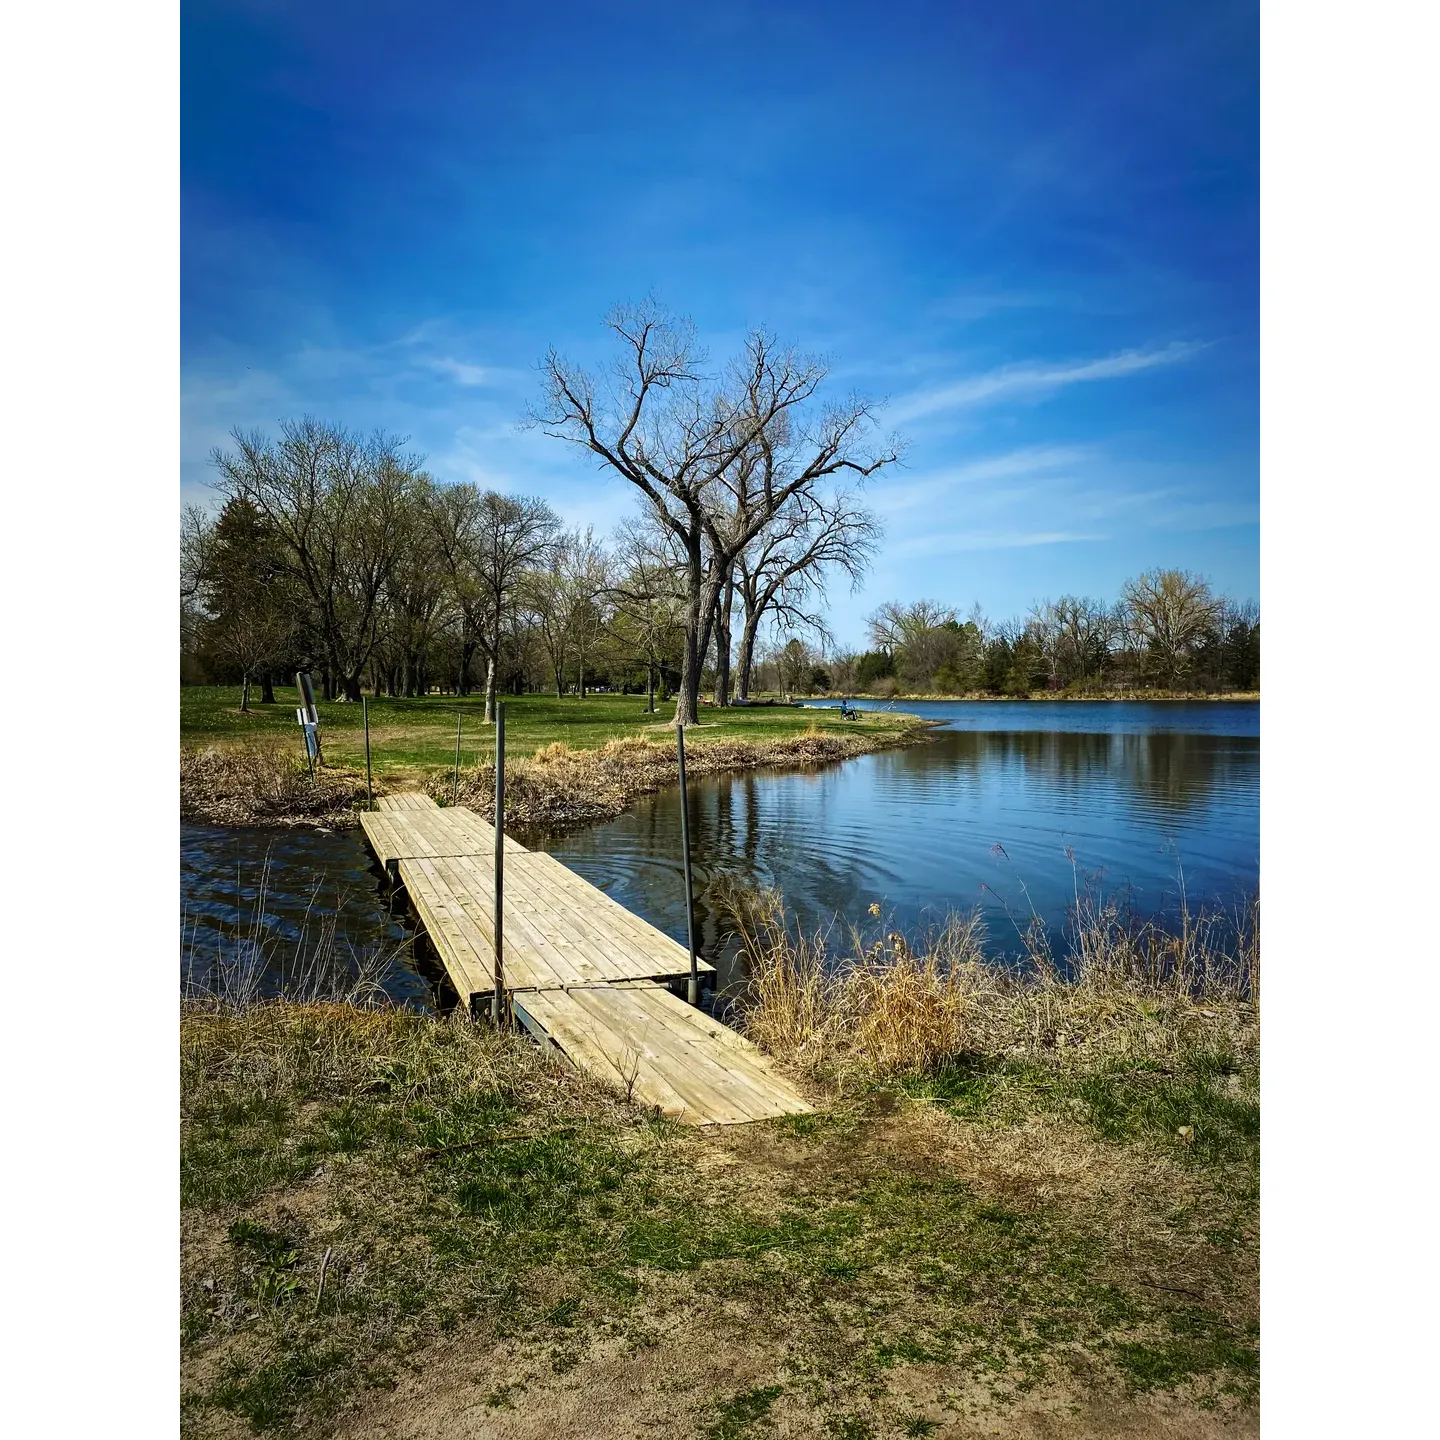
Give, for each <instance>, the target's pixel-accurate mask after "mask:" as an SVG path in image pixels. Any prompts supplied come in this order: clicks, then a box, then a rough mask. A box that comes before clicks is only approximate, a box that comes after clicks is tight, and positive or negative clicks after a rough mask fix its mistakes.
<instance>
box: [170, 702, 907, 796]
mask: <svg viewBox="0 0 1440 1440" xmlns="http://www.w3.org/2000/svg"><path fill="white" fill-rule="evenodd" d="M256 694H258V691H252V694H251V709H250V712H249V713H248V714H244V713H242V712H241V710H240V689H239V687H238V686H229V687H221V686H199V685H182V686H181V687H180V743H181V746H182V747H185V748H192V749H193V748H201V747H205V746H214V745H224V744H227V743H234V742H236V741H247V740H250V741H254V740H259V741H262V742H263V741H268V740H276V741H279V742H281V743H283V744H288V745H289V746H290V747H293V749H294V751H295V753H296V754H297V755H300V756H302V758H303V754H304V751H303V749H302V742H301V738H300V729H299V726H298V725H296V723H295V707H296V706H297V705H298V704H299V703H300V702H299V700H298V699H297V697H296V692H295V690H294V689H293V688H287V687H285V686H277V687H276V690H275V701H276V703H275V704H274V705H266V706H261V705H257V704H255V703H254V698H255V695H256ZM368 703H369V707H370V742H371V752H372V762H373V764H374V766H375V767H376V772H377V774H380V775H383V776H385V777H387V778H394V777H399V778H408V777H412V776H414V775H417V774H420V773H423V772H424V771H426V770H428V769H431V768H434V767H437V766H448V765H451V764H453V763H454V760H455V722H456V718H457V716H459V717H461V720H462V726H461V747H460V761H461V764H462V765H473V764H475V763H476V762H477V761H479V760H483V759H488V758H489V757H490V756H491V755H492V754H493V751H494V745H495V738H494V729H493V727H491V726H489V725H486V724H485V721H484V711H485V705H484V700H483V698H482V697H481V696H476V695H471V696H468V697H466V698H465V699H459V698H457V697H456V696H454V695H427V696H424V697H422V698H419V699H413V700H405V699H387V698H385V697H383V696H381V697H374V696H372V697H370V698H369V702H368ZM674 708H675V707H674V702H673V701H671V702H669V703H667V704H665V705H659V704H658V702H657V713H656V714H654V715H647V714H646V712H645V697H644V696H643V695H589V696H586V698H585V699H584V700H581V699H579V698H577V697H575V696H566V697H565V698H563V699H559V700H557V699H556V698H555V696H553V695H520V696H510V697H507V698H506V701H505V745H506V753H507V755H515V756H523V755H533V754H534V753H535V752H536V751H537V750H540V749H543V748H544V747H545V746H547V745H554V744H556V743H560V744H564V745H568V746H569V747H570V748H571V749H572V750H592V749H595V748H596V747H597V746H600V745H603V744H605V742H606V741H607V740H619V739H629V738H632V737H634V736H636V735H642V736H648V737H650V738H655V737H657V736H660V735H663V734H667V733H668V734H669V735H670V736H671V737H672V738H673V736H674V731H673V729H670V728H669V724H668V722H669V721H670V719H671V717H672V715H673V714H674ZM319 711H320V733H321V738H322V740H323V742H324V745H325V758H326V760H327V762H330V763H333V764H335V765H337V766H342V767H358V768H359V769H360V770H361V771H362V772H363V770H364V765H365V746H364V739H363V735H362V731H361V721H360V706H359V705H354V704H343V703H340V702H338V701H337V702H333V703H329V704H326V703H324V702H322V703H321V704H320V706H319ZM862 723H863V724H864V725H865V726H866V727H876V729H877V730H879V731H884V732H887V733H897V732H899V731H901V730H903V729H905V727H906V726H907V724H909V723H912V722H911V720H910V718H909V717H906V716H903V715H895V714H885V715H874V716H870V717H868V718H867V719H866V720H864V721H863V722H857V721H846V720H841V719H840V718H839V716H838V715H832V714H829V713H828V712H824V711H819V712H817V711H812V710H805V709H795V708H793V707H792V706H789V705H774V706H765V705H756V706H746V707H739V708H735V707H729V708H726V709H724V710H715V709H708V708H707V709H703V710H702V712H701V717H700V724H699V725H698V726H697V727H696V728H695V729H694V731H693V734H694V737H695V741H696V743H697V744H698V743H699V742H700V740H701V739H702V737H703V738H706V739H709V738H712V737H713V738H716V739H723V740H778V739H783V738H785V737H786V736H791V735H799V734H803V733H804V732H805V731H806V730H807V729H809V728H811V727H812V726H813V725H819V726H820V727H821V728H822V729H826V730H828V729H832V728H833V729H834V730H836V731H837V732H843V731H844V730H845V729H846V728H847V727H848V728H849V729H851V730H854V729H856V728H857V727H858V726H859V725H860V724H862Z"/></svg>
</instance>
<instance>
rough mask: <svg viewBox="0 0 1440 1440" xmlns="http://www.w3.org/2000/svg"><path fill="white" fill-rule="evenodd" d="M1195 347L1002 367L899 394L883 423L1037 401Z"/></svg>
mask: <svg viewBox="0 0 1440 1440" xmlns="http://www.w3.org/2000/svg"><path fill="white" fill-rule="evenodd" d="M1201 348H1202V347H1201V346H1200V345H1198V344H1195V343H1193V342H1191V341H1185V340H1176V341H1174V342H1172V343H1171V344H1169V345H1165V346H1161V347H1160V348H1158V349H1149V350H1121V351H1120V352H1119V353H1118V354H1115V355H1106V356H1102V357H1101V358H1100V359H1097V360H1077V361H1073V362H1071V363H1069V364H1065V365H1044V364H1035V363H1033V362H1027V363H1025V364H1021V365H1003V366H1001V367H1000V368H999V369H996V370H990V371H987V372H986V373H985V374H983V375H971V376H969V377H967V378H966V379H964V380H957V381H954V382H953V383H951V384H949V385H939V386H935V387H933V388H931V389H928V390H918V391H916V392H915V393H914V394H911V395H908V396H901V398H900V399H899V400H898V401H897V402H896V403H895V405H894V406H893V407H891V409H890V410H889V412H888V414H887V415H886V419H887V420H889V421H892V422H893V423H895V424H902V423H903V422H905V421H906V420H918V419H920V418H922V417H923V416H926V415H934V414H937V413H938V412H940V411H943V410H962V409H966V408H968V407H970V406H974V405H988V404H992V403H994V402H995V401H998V400H1005V399H1012V398H1013V399H1018V398H1022V397H1027V396H1028V397H1032V398H1041V397H1043V396H1046V395H1051V394H1054V392H1055V391H1057V390H1061V389H1063V388H1064V387H1065V386H1067V385H1079V384H1082V383H1083V382H1085V381H1089V380H1118V379H1120V378H1121V377H1122V376H1125V375H1135V374H1138V373H1139V372H1140V371H1142V370H1153V369H1154V368H1155V367H1156V366H1158V365H1174V364H1176V363H1178V362H1179V361H1181V360H1186V359H1188V358H1189V357H1190V356H1191V355H1193V354H1195V352H1196V351H1197V350H1199V349H1201Z"/></svg>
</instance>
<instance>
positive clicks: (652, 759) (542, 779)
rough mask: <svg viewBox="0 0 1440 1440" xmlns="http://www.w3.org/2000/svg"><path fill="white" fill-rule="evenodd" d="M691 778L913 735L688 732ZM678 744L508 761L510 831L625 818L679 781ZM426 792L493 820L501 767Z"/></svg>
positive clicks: (849, 754) (825, 759)
mask: <svg viewBox="0 0 1440 1440" xmlns="http://www.w3.org/2000/svg"><path fill="white" fill-rule="evenodd" d="M686 734H687V737H689V738H687V740H686V749H685V768H686V772H687V774H688V775H690V776H692V777H694V776H702V775H719V774H724V773H727V772H735V771H741V770H760V769H767V768H804V767H808V766H815V765H830V764H834V763H835V762H836V761H840V760H848V759H851V758H853V757H854V756H856V755H863V754H865V753H867V752H869V751H872V750H876V749H881V748H884V747H886V746H890V745H897V744H907V743H909V742H910V741H911V740H912V739H913V738H914V737H913V734H912V733H910V732H908V731H906V732H890V733H881V734H877V733H875V732H869V733H865V732H861V733H857V734H854V735H834V734H826V733H824V732H822V731H820V730H818V729H816V728H814V727H812V729H811V730H810V731H809V732H807V733H806V734H803V735H792V736H788V737H786V738H783V739H776V740H733V739H724V738H719V737H717V738H714V739H701V738H698V737H695V736H693V735H692V733H691V732H690V731H687V732H686ZM679 778H680V773H679V761H678V760H677V758H676V749H675V741H674V739H673V737H672V738H669V739H665V740H647V739H645V738H643V737H640V736H628V737H625V738H621V739H615V740H609V741H607V742H606V743H605V744H604V745H602V746H600V747H599V748H597V749H594V750H572V749H571V748H570V747H569V746H568V745H566V744H565V743H564V742H563V741H557V742H556V743H554V744H551V745H546V746H543V747H542V748H541V749H539V750H537V751H536V752H535V754H534V755H533V756H532V757H531V758H530V759H528V760H522V759H515V760H510V761H507V763H506V767H505V822H506V828H507V829H514V830H517V831H520V832H522V833H523V832H524V831H527V830H529V831H540V830H543V831H554V830H558V829H563V828H567V827H570V826H574V825H586V824H592V823H594V822H595V821H599V820H609V819H612V818H613V817H614V816H616V815H619V814H620V813H621V812H622V811H623V810H624V809H625V808H626V807H627V806H628V805H629V804H630V803H631V802H632V801H633V800H634V799H635V798H636V797H637V796H639V795H649V794H653V793H654V792H655V791H656V790H659V789H661V788H662V787H663V786H665V785H674V784H677V783H678V782H679ZM425 788H426V789H427V790H428V791H429V793H430V794H431V795H433V796H434V797H435V798H436V799H437V800H439V801H441V802H443V803H445V804H450V803H452V802H454V801H456V800H458V803H459V804H462V805H468V806H470V807H471V808H472V809H475V810H477V811H479V812H481V813H482V814H486V815H493V814H494V805H495V767H494V766H493V765H491V764H486V765H480V766H477V767H476V768H474V769H472V770H466V771H462V772H461V775H460V785H459V789H458V791H457V790H456V787H455V783H454V774H453V772H452V771H446V770H440V771H435V772H434V773H433V774H431V776H430V777H429V778H428V779H427V781H426V785H425Z"/></svg>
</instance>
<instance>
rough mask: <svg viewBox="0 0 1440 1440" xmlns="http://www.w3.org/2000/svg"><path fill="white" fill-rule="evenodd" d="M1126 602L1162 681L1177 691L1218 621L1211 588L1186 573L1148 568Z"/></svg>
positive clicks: (1128, 585) (1129, 583) (1130, 585)
mask: <svg viewBox="0 0 1440 1440" xmlns="http://www.w3.org/2000/svg"><path fill="white" fill-rule="evenodd" d="M1121 598H1122V601H1123V603H1124V606H1125V609H1126V610H1127V611H1128V613H1129V616H1130V619H1131V623H1132V624H1133V625H1134V627H1135V630H1136V632H1137V633H1138V635H1139V637H1140V638H1141V639H1142V640H1143V642H1144V644H1145V647H1146V649H1147V650H1148V652H1149V654H1150V658H1151V660H1152V661H1153V662H1154V664H1155V667H1156V669H1157V670H1158V672H1159V675H1160V678H1161V680H1162V681H1163V682H1164V683H1165V685H1167V686H1168V687H1170V688H1171V689H1173V688H1174V687H1175V685H1176V684H1177V682H1178V681H1179V680H1180V678H1181V677H1182V676H1183V675H1184V674H1185V672H1186V671H1187V670H1188V669H1189V666H1190V659H1191V656H1192V654H1193V652H1194V650H1195V648H1196V646H1197V645H1198V644H1199V643H1200V641H1201V640H1202V639H1203V638H1204V636H1205V634H1206V632H1207V631H1208V630H1210V629H1211V627H1212V626H1214V624H1215V623H1216V619H1217V616H1218V613H1219V610H1218V602H1217V601H1216V599H1215V596H1214V595H1213V594H1212V593H1211V590H1210V586H1209V585H1208V584H1207V583H1206V582H1205V580H1204V579H1202V578H1201V577H1200V576H1199V575H1192V574H1191V573H1189V572H1188V571H1185V570H1148V571H1146V573H1145V574H1143V575H1141V576H1140V577H1139V579H1137V580H1130V581H1127V582H1126V584H1125V588H1124V590H1123V591H1122V592H1121Z"/></svg>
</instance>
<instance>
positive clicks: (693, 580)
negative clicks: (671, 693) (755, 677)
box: [675, 545, 725, 725]
mask: <svg viewBox="0 0 1440 1440" xmlns="http://www.w3.org/2000/svg"><path fill="white" fill-rule="evenodd" d="M686 570H687V575H686V579H687V580H688V581H689V589H690V595H691V599H690V605H689V609H688V612H687V614H686V616H685V649H684V661H683V664H682V665H681V669H680V688H679V690H677V691H676V692H675V723H676V724H677V725H693V724H695V723H696V720H697V718H698V716H699V713H700V672H701V671H702V669H703V668H704V665H705V655H706V653H707V652H708V651H709V649H710V630H711V627H712V626H713V625H714V623H715V610H716V607H717V606H718V605H719V603H720V587H721V585H722V584H723V583H724V580H725V577H724V576H723V575H717V574H714V573H713V572H712V573H711V574H710V575H709V576H706V577H705V578H704V579H703V580H702V578H701V571H700V548H699V546H698V545H697V546H696V547H695V548H694V550H693V551H692V552H691V554H690V557H689V560H688V563H687V565H686Z"/></svg>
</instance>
